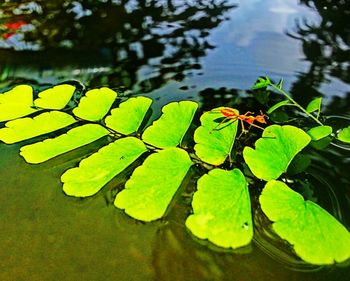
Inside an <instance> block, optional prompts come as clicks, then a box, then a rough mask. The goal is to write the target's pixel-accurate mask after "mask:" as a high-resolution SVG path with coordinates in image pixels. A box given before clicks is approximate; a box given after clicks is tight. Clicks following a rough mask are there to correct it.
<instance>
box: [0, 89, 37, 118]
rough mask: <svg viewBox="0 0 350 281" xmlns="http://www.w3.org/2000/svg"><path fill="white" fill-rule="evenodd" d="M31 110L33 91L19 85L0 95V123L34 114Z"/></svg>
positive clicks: (33, 109)
mask: <svg viewBox="0 0 350 281" xmlns="http://www.w3.org/2000/svg"><path fill="white" fill-rule="evenodd" d="M36 111H37V109H35V108H33V89H32V87H31V86H29V85H19V86H16V87H14V88H13V89H11V90H9V91H7V92H5V93H2V94H0V122H3V121H8V120H12V119H16V118H19V117H23V116H27V115H29V114H32V113H34V112H36Z"/></svg>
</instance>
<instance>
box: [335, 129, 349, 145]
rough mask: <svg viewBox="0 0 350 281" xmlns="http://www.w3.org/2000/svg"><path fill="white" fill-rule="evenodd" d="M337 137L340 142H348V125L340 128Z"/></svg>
mask: <svg viewBox="0 0 350 281" xmlns="http://www.w3.org/2000/svg"><path fill="white" fill-rule="evenodd" d="M337 138H338V140H340V141H342V142H346V143H350V126H348V127H346V128H344V129H342V130H341V131H340V132H339V133H338V135H337Z"/></svg>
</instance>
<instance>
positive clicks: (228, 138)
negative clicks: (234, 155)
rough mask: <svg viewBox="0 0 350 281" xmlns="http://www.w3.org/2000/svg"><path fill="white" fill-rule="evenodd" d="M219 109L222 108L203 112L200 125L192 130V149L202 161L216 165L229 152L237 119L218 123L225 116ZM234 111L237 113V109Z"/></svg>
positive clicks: (219, 163)
mask: <svg viewBox="0 0 350 281" xmlns="http://www.w3.org/2000/svg"><path fill="white" fill-rule="evenodd" d="M221 109H224V108H223V107H220V108H215V109H213V110H212V111H209V112H205V113H204V114H203V115H202V116H201V118H200V120H201V126H199V127H198V128H197V130H196V131H195V132H194V141H195V142H196V145H195V146H194V150H195V152H196V154H197V156H198V157H199V158H200V159H201V160H202V161H204V162H207V163H209V164H212V165H216V166H217V165H221V164H222V163H224V162H225V160H226V158H227V157H228V156H229V155H230V154H231V150H232V147H233V143H234V141H235V137H236V133H237V120H236V121H232V120H227V122H223V123H222V124H220V123H218V122H220V121H218V119H219V120H220V119H223V118H225V117H224V116H223V115H222V113H221V112H220V110H221ZM234 111H235V112H236V113H237V114H238V111H237V110H234Z"/></svg>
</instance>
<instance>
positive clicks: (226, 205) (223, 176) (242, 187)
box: [186, 169, 253, 248]
mask: <svg viewBox="0 0 350 281" xmlns="http://www.w3.org/2000/svg"><path fill="white" fill-rule="evenodd" d="M192 208H193V214H192V215H190V216H189V217H188V218H187V220H186V226H187V227H188V228H189V229H190V230H191V232H192V233H193V234H194V235H195V236H197V237H198V238H200V239H208V240H209V241H210V242H212V243H214V244H216V245H217V246H220V247H224V248H230V247H231V248H239V247H242V246H245V245H247V244H249V243H250V241H251V240H252V238H253V224H252V215H251V209H250V197H249V192H248V184H247V181H246V179H245V178H244V176H243V174H242V172H241V171H240V170H239V169H233V170H231V171H224V170H221V169H214V170H211V171H210V172H209V173H208V174H206V175H204V176H202V177H201V178H200V179H199V180H198V184H197V191H196V193H195V194H194V196H193V201H192Z"/></svg>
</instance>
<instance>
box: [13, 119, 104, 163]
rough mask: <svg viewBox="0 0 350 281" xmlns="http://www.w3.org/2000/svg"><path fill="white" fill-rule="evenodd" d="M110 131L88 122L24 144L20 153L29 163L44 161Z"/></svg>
mask: <svg viewBox="0 0 350 281" xmlns="http://www.w3.org/2000/svg"><path fill="white" fill-rule="evenodd" d="M108 133H109V132H108V130H106V129H105V128H103V127H102V126H100V125H98V124H86V125H83V126H79V127H76V128H73V129H71V130H69V131H68V132H67V133H66V134H63V135H60V136H58V137H56V138H53V139H47V140H44V141H42V142H37V143H34V144H30V145H26V146H23V147H21V152H20V154H21V155H22V156H23V158H24V159H25V160H26V161H27V162H28V163H32V164H37V163H42V162H45V161H47V160H49V159H51V158H54V157H55V156H57V155H60V154H63V153H65V152H68V151H71V150H73V149H76V148H78V147H81V146H83V145H86V144H89V143H91V142H93V141H95V140H98V139H99V138H102V137H103V136H106V135H108Z"/></svg>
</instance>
